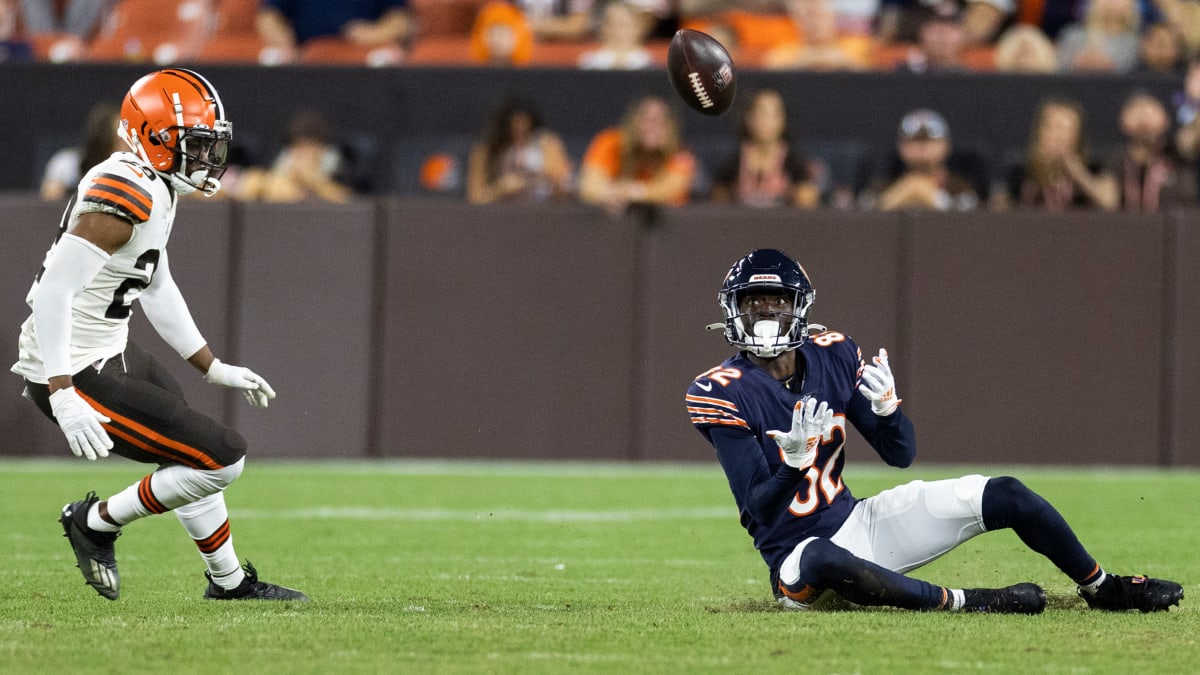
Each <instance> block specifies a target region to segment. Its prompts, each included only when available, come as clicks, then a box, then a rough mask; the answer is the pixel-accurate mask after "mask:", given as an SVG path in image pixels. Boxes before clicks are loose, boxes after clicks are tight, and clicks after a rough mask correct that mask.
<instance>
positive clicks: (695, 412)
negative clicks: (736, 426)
mask: <svg viewBox="0 0 1200 675" xmlns="http://www.w3.org/2000/svg"><path fill="white" fill-rule="evenodd" d="M687 411H688V412H689V413H691V414H692V416H704V415H714V416H716V417H720V418H721V419H727V420H737V421H738V422H743V423H744V422H745V420H743V419H742V418H740V417H738V416H737V415H730V414H729V413H727V412H725V411H724V410H713V409H712V408H693V407H691V406H688V409H687Z"/></svg>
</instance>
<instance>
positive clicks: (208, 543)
mask: <svg viewBox="0 0 1200 675" xmlns="http://www.w3.org/2000/svg"><path fill="white" fill-rule="evenodd" d="M175 517H176V518H178V519H179V523H180V524H181V525H183V529H185V530H187V533H188V534H189V535H190V536H191V537H192V540H193V541H195V542H196V548H198V549H200V557H201V558H204V564H205V565H206V566H207V567H208V574H209V576H211V577H212V580H213V583H215V584H217V585H218V586H220V587H222V588H237V587H238V585H240V584H241V583H242V579H244V578H245V577H246V573H245V572H244V571H242V566H241V565H239V564H238V558H237V553H236V552H235V551H234V550H233V535H232V534H231V533H230V531H229V511H228V510H227V509H226V508H225V493H223V492H216V493H213V494H211V495H209V496H207V497H205V498H203V499H200V500H198V501H195V502H192V503H191V504H184V505H183V506H180V507H179V508H177V509H175Z"/></svg>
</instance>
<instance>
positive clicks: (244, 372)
mask: <svg viewBox="0 0 1200 675" xmlns="http://www.w3.org/2000/svg"><path fill="white" fill-rule="evenodd" d="M204 379H205V380H207V381H208V382H209V384H218V385H221V386H222V387H230V388H231V389H241V390H242V394H243V395H244V396H245V397H246V401H247V402H249V403H250V405H252V406H254V407H255V408H265V407H267V404H268V403H269V402H270V401H271V399H273V398H275V390H274V389H272V388H271V385H269V384H267V381H266V380H264V379H263V378H262V377H261V376H260V375H258V374H257V373H255V372H254V371H253V370H250V369H249V368H243V367H241V366H231V365H229V364H227V363H222V362H221V359H213V361H212V365H210V366H209V367H208V372H207V373H205V374H204Z"/></svg>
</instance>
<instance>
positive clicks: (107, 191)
mask: <svg viewBox="0 0 1200 675" xmlns="http://www.w3.org/2000/svg"><path fill="white" fill-rule="evenodd" d="M83 200H84V201H85V202H99V203H101V204H108V205H110V206H115V207H117V208H118V209H120V210H121V211H124V212H126V213H128V214H129V215H130V216H133V217H134V218H135V219H137V220H138V221H139V222H145V221H146V220H149V218H150V212H149V211H148V210H147V209H145V208H144V207H142V206H141V205H139V204H137V203H136V202H134V201H133V200H132V199H131V198H129V197H128V196H127V194H126V193H117V192H116V191H114V189H113V188H110V187H108V186H106V185H93V186H92V187H90V188H88V191H87V192H85V193H84V195H83Z"/></svg>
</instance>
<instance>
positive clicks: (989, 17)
mask: <svg viewBox="0 0 1200 675" xmlns="http://www.w3.org/2000/svg"><path fill="white" fill-rule="evenodd" d="M1080 4H1081V3H1077V2H1062V1H1060V0H966V8H965V10H964V16H963V32H964V38H965V39H966V42H967V44H969V45H978V44H987V43H991V42H993V41H995V40H996V39H997V36H998V35H999V34H1000V33H1001V32H1002V31H1003V30H1004V29H1005V28H1006V27H1009V26H1011V25H1014V24H1024V25H1029V26H1034V27H1036V28H1039V29H1041V31H1042V33H1044V34H1045V35H1046V37H1048V38H1050V39H1051V40H1054V39H1056V38H1057V37H1058V34H1059V32H1060V31H1062V29H1063V27H1064V26H1066V25H1067V24H1069V23H1072V22H1074V21H1076V20H1077V19H1078V16H1077V14H1076V11H1077V10H1076V8H1077V6H1078V5H1080Z"/></svg>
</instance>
